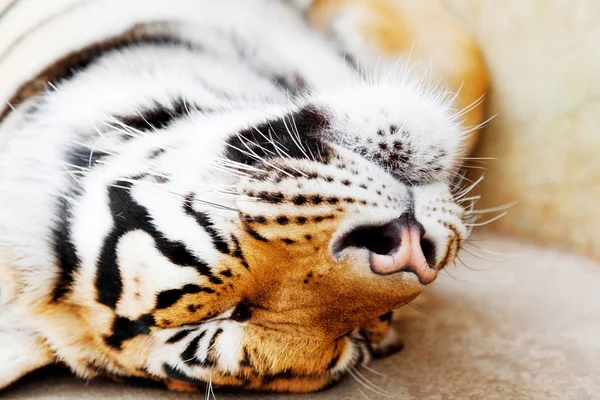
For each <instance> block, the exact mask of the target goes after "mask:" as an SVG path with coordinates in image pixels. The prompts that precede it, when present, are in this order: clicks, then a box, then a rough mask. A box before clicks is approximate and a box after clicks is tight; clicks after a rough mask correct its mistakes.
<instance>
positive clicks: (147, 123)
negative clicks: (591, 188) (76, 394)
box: [0, 0, 487, 392]
mask: <svg viewBox="0 0 600 400" xmlns="http://www.w3.org/2000/svg"><path fill="white" fill-rule="evenodd" d="M59 3H60V2H56V3H54V2H53V4H54V5H53V7H55V8H57V6H56V4H59ZM63 3H65V5H64V7H62V8H61V9H60V10H58V8H57V10H58V11H57V10H54V12H53V13H50V14H52V15H49V16H45V17H44V18H43V19H42V20H41V21H40V22H39V23H36V24H34V25H35V26H33V27H31V28H29V29H27V30H26V31H25V32H22V33H21V34H20V35H15V37H14V38H13V39H14V40H12V42H11V43H9V44H8V45H6V43H5V42H2V46H4V47H2V48H1V49H2V53H0V77H2V79H1V81H2V83H1V84H0V99H1V100H0V346H2V351H0V388H5V387H7V386H9V385H10V384H11V383H13V382H15V381H16V380H17V379H19V378H20V377H22V376H23V375H25V374H27V373H28V372H30V371H33V370H35V369H37V368H40V367H42V366H45V365H49V364H53V363H62V364H64V365H67V366H68V367H69V368H70V369H71V370H72V371H73V372H74V373H75V374H77V375H78V376H80V377H83V378H93V377H96V376H108V377H117V378H119V377H120V378H127V377H131V378H143V379H150V380H153V381H158V382H161V383H164V384H165V385H166V386H167V387H168V388H170V389H173V390H181V391H187V390H196V389H198V388H202V387H203V386H204V385H205V384H207V383H208V382H210V383H212V384H213V385H215V386H219V387H235V388H242V389H248V390H260V391H279V392H309V391H315V390H320V389H323V388H325V387H328V386H329V385H331V384H333V383H335V382H337V381H339V379H340V378H341V377H342V376H344V374H345V373H346V372H348V371H349V370H352V369H353V368H356V367H359V366H361V365H364V364H366V363H368V362H369V360H371V359H373V358H377V357H382V356H385V355H388V354H390V353H393V352H395V351H397V350H399V349H400V348H401V341H400V339H399V335H398V334H397V333H396V332H395V331H394V329H393V327H391V326H390V320H391V313H390V312H391V311H392V310H394V309H397V308H399V307H401V306H402V305H404V304H406V303H408V302H410V301H411V300H412V299H414V298H415V297H416V296H417V295H418V294H419V293H420V292H421V291H423V290H424V288H425V287H426V286H427V285H429V284H431V282H433V281H434V279H435V278H436V275H437V273H438V271H439V270H440V269H442V268H444V266H446V265H447V264H448V263H451V262H452V261H453V259H454V257H455V256H456V253H457V251H458V250H459V249H460V248H461V244H462V243H463V242H464V240H465V238H466V237H467V235H468V227H467V224H466V223H465V219H466V212H465V208H464V207H463V206H462V204H463V202H462V200H461V196H464V193H465V191H464V190H463V191H462V192H461V193H458V194H457V191H456V190H454V185H456V182H455V176H456V175H457V171H458V168H459V167H460V164H461V162H462V160H463V158H464V156H465V155H466V154H467V153H468V152H469V150H470V149H471V147H472V145H473V143H474V138H475V136H474V133H476V131H477V128H478V125H479V123H480V122H481V121H482V119H483V110H482V107H481V103H482V101H481V99H480V97H481V96H482V94H483V93H484V92H485V90H486V88H487V76H486V71H485V67H484V64H483V61H482V59H481V56H480V54H479V51H478V49H477V47H476V45H475V44H474V42H473V40H472V39H471V38H470V37H469V35H468V34H467V33H466V32H465V30H464V29H463V28H462V27H461V26H460V25H459V24H458V23H457V22H456V21H455V20H454V19H452V18H451V17H450V16H449V15H448V14H447V13H446V12H444V11H443V9H442V8H440V7H439V6H438V5H437V4H436V3H435V2H433V1H425V0H354V1H352V0H314V1H310V0H304V1H301V0H295V1H294V0H288V1H285V0H219V1H210V0H169V1H165V0H126V1H124V0H88V1H78V0H75V1H70V2H65V1H63ZM67 3H69V4H67ZM44 6H48V2H46V1H45V0H28V1H24V0H16V1H15V2H14V3H13V4H12V6H11V7H10V8H9V9H8V10H6V11H5V13H4V15H2V18H1V19H0V30H1V29H2V28H3V25H4V26H5V27H6V26H9V27H10V26H12V27H14V26H15V25H18V24H16V23H15V20H17V19H18V16H19V15H21V17H19V18H25V19H27V15H32V14H27V10H29V11H32V10H36V11H35V13H38V14H39V12H40V9H42V7H44ZM48 7H49V6H48ZM35 13H34V14H35ZM23 16H25V17H23ZM4 32H5V33H4V39H3V40H4V41H6V39H7V37H8V36H6V34H7V32H8V31H7V30H5V31H4ZM420 61H424V62H420ZM438 80H439V81H440V84H439V85H434V84H433V83H435V82H436V81H438ZM432 82H433V83H432ZM478 99H479V101H478ZM471 127H472V128H471Z"/></svg>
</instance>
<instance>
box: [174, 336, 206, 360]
mask: <svg viewBox="0 0 600 400" xmlns="http://www.w3.org/2000/svg"><path fill="white" fill-rule="evenodd" d="M205 333H206V331H202V332H200V334H199V335H198V336H196V337H195V338H193V339H192V340H191V341H190V343H189V344H188V345H187V347H186V348H185V350H184V351H183V353H181V356H180V357H181V359H182V360H183V362H184V363H186V364H187V365H201V364H202V362H201V361H200V360H198V357H197V354H198V346H199V345H200V340H202V338H203V337H204V334H205Z"/></svg>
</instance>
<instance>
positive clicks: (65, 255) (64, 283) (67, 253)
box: [52, 198, 81, 301]
mask: <svg viewBox="0 0 600 400" xmlns="http://www.w3.org/2000/svg"><path fill="white" fill-rule="evenodd" d="M58 217H59V220H58V224H57V226H56V227H55V228H54V229H53V231H52V233H53V242H54V243H53V244H54V252H55V253H56V258H57V264H58V265H59V267H60V276H59V278H58V281H57V282H56V284H55V286H54V293H53V294H52V300H53V301H58V300H60V299H61V298H62V297H63V296H65V295H66V294H67V293H68V292H69V290H70V288H71V285H72V284H73V279H74V275H75V271H76V270H77V269H78V268H79V265H80V262H81V261H80V260H79V257H78V256H77V252H76V250H75V245H74V244H73V242H72V240H71V223H70V222H69V218H70V217H71V215H70V210H69V203H68V200H67V199H65V198H61V199H60V203H59V207H58Z"/></svg>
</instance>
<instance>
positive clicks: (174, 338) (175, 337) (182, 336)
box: [166, 329, 196, 344]
mask: <svg viewBox="0 0 600 400" xmlns="http://www.w3.org/2000/svg"><path fill="white" fill-rule="evenodd" d="M195 331H196V330H195V329H184V330H181V331H179V332H177V333H176V334H174V335H173V336H171V337H170V338H169V339H167V341H166V343H167V344H174V343H177V342H179V341H181V340H182V339H185V338H186V337H187V336H188V335H189V334H190V333H192V332H195Z"/></svg>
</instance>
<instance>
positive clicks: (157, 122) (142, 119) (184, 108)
mask: <svg viewBox="0 0 600 400" xmlns="http://www.w3.org/2000/svg"><path fill="white" fill-rule="evenodd" d="M191 111H201V112H203V113H208V112H210V111H212V110H209V109H206V108H202V107H199V106H197V105H195V104H193V103H190V102H187V101H185V100H183V99H177V100H175V101H173V103H172V104H169V105H166V104H161V103H159V102H157V101H154V104H153V106H151V107H149V108H146V109H142V110H140V111H139V112H138V113H136V114H132V115H116V116H114V118H115V119H116V120H117V121H119V122H121V123H122V124H123V125H126V126H127V127H129V128H133V129H135V130H137V131H141V132H146V131H155V130H157V129H164V128H166V127H168V126H169V125H170V124H171V123H173V122H174V121H175V120H177V119H181V118H182V117H185V116H187V115H188V113H190V112H191Z"/></svg>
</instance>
